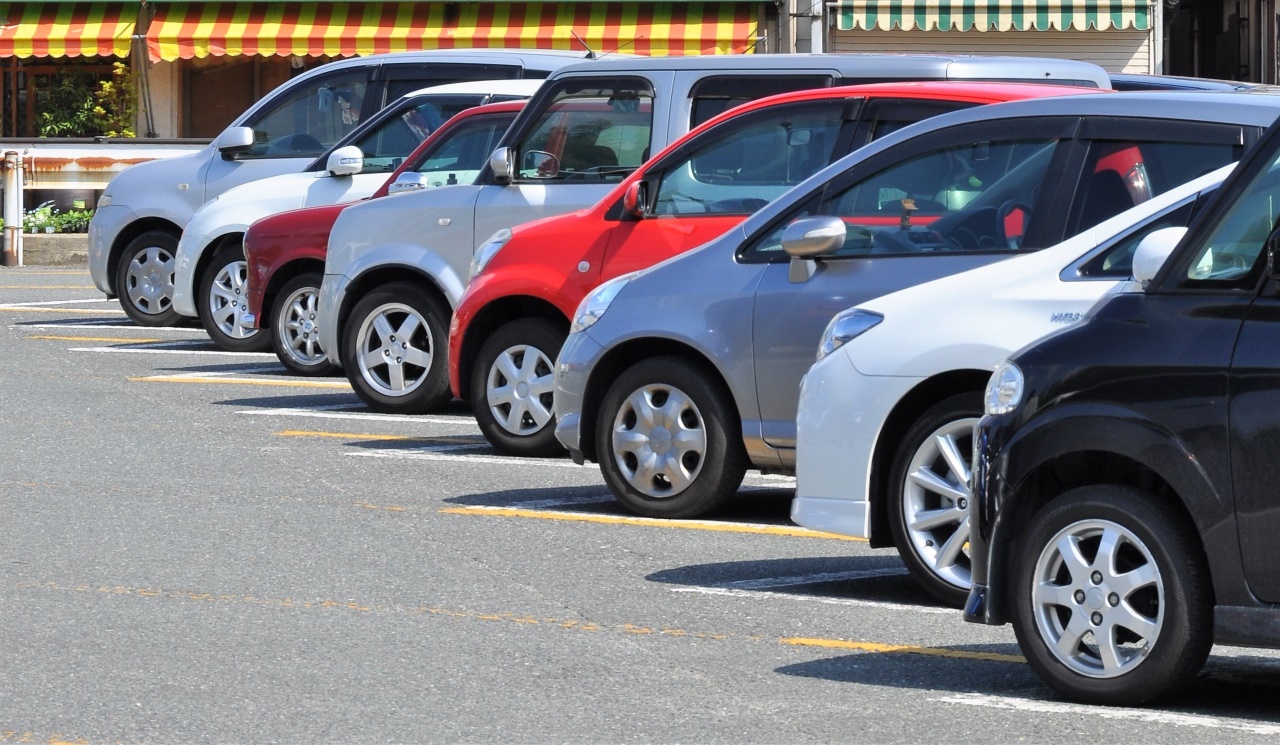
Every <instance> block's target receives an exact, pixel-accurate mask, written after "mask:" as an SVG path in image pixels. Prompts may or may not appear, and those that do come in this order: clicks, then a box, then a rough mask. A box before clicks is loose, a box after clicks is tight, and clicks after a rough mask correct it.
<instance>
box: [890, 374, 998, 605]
mask: <svg viewBox="0 0 1280 745" xmlns="http://www.w3.org/2000/svg"><path fill="white" fill-rule="evenodd" d="M981 416H982V398H981V395H980V394H978V393H977V392H973V393H961V394H957V395H955V396H951V397H950V398H947V399H945V400H943V401H941V402H939V403H937V404H935V405H934V406H932V407H930V408H929V409H928V410H926V411H925V412H924V414H922V415H921V416H920V418H919V419H917V420H916V423H915V424H914V425H912V427H911V429H910V430H908V432H907V434H906V436H905V437H904V438H903V439H902V445H901V447H900V448H899V450H898V454H897V457H895V458H894V460H893V467H892V471H891V472H890V476H891V478H890V484H891V485H890V491H889V496H888V499H889V503H888V505H887V508H888V510H889V529H890V531H891V532H892V534H893V543H894V545H895V546H897V548H898V553H899V554H900V555H901V556H902V561H903V563H905V564H906V565H907V569H908V570H910V572H911V576H912V578H913V579H915V581H916V583H917V584H919V585H920V586H921V587H922V588H924V590H925V591H926V592H928V593H929V594H930V595H932V596H933V597H934V598H936V599H937V600H939V601H941V602H943V603H945V604H947V605H950V606H952V607H955V608H960V607H963V606H964V602H965V598H966V597H968V594H969V587H970V586H971V585H972V584H973V579H972V577H971V575H970V564H969V549H968V547H969V503H970V502H971V501H972V495H971V494H970V492H969V453H970V452H971V451H972V449H973V425H975V424H977V422H978V418H979V417H981Z"/></svg>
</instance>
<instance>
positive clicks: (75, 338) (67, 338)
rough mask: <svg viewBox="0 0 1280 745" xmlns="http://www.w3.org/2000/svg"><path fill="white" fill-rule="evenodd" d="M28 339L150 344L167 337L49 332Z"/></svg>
mask: <svg viewBox="0 0 1280 745" xmlns="http://www.w3.org/2000/svg"><path fill="white" fill-rule="evenodd" d="M27 338H28V339H44V340H46V341H100V342H113V341H118V342H131V343H134V344H152V343H155V342H161V341H168V340H167V339H134V338H130V337H127V336H52V335H50V334H37V335H32V336H28V337H27Z"/></svg>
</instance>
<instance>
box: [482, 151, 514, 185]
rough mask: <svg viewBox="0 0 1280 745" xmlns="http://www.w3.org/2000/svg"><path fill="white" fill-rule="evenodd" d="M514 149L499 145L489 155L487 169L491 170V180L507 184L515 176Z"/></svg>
mask: <svg viewBox="0 0 1280 745" xmlns="http://www.w3.org/2000/svg"><path fill="white" fill-rule="evenodd" d="M515 158H516V154H515V151H514V150H512V149H511V148H509V147H500V148H498V149H497V150H494V151H493V154H492V155H490V156H489V170H491V171H493V180H494V181H497V182H498V183H499V184H509V183H511V179H512V178H513V177H514V176H515V171H516V167H515Z"/></svg>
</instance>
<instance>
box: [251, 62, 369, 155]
mask: <svg viewBox="0 0 1280 745" xmlns="http://www.w3.org/2000/svg"><path fill="white" fill-rule="evenodd" d="M367 75H368V71H367V70H363V69H361V70H350V71H347V72H343V73H336V74H334V75H329V76H327V77H323V78H319V79H316V80H315V81H313V82H312V83H309V84H307V85H304V86H302V87H300V88H299V89H298V90H295V91H292V92H290V93H289V95H287V96H285V97H284V98H282V99H281V100H280V101H279V102H278V103H277V104H276V105H275V106H273V107H270V108H268V109H266V110H264V111H260V112H258V113H257V114H255V116H254V117H253V118H252V119H250V120H249V121H248V122H246V126H249V127H252V128H253V134H254V147H253V150H251V151H250V152H248V153H244V154H241V155H240V156H239V158H241V159H246V158H303V157H311V158H314V157H316V156H318V155H320V154H322V153H323V152H324V151H325V150H328V149H329V148H330V147H332V146H333V145H335V144H336V143H337V142H338V140H341V139H342V138H343V137H345V136H347V135H348V134H350V133H351V132H352V131H353V130H355V128H356V127H358V126H360V111H361V107H362V106H363V104H364V97H365V94H366V93H367V92H368V85H367V83H366V80H365V78H366V76H367Z"/></svg>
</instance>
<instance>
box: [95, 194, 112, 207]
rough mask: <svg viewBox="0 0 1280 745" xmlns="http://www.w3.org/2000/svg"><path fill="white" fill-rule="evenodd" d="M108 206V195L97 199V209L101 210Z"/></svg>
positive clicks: (109, 202)
mask: <svg viewBox="0 0 1280 745" xmlns="http://www.w3.org/2000/svg"><path fill="white" fill-rule="evenodd" d="M110 204H111V195H110V194H103V195H102V196H100V197H98V209H102V208H103V207H106V206H108V205H110Z"/></svg>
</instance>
